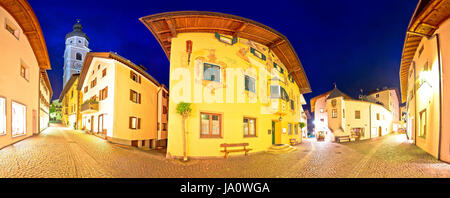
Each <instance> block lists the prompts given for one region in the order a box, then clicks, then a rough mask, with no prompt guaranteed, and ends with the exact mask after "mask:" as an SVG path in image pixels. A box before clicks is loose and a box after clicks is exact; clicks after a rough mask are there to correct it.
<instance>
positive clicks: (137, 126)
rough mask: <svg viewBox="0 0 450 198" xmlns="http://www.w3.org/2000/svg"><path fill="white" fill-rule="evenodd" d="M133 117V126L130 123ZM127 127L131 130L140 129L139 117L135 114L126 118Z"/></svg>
mask: <svg viewBox="0 0 450 198" xmlns="http://www.w3.org/2000/svg"><path fill="white" fill-rule="evenodd" d="M133 119H135V121H136V123H135V127H133V125H132V123H133ZM128 128H129V129H132V130H138V129H141V118H138V117H136V116H130V117H129V119H128Z"/></svg>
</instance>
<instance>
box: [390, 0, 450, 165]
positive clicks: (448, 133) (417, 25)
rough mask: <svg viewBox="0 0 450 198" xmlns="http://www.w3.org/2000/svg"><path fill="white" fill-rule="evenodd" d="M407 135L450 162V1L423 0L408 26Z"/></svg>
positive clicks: (404, 65)
mask: <svg viewBox="0 0 450 198" xmlns="http://www.w3.org/2000/svg"><path fill="white" fill-rule="evenodd" d="M399 74H400V83H401V95H402V102H406V111H407V116H406V117H407V118H406V120H407V133H406V134H407V135H408V137H409V138H410V139H412V140H413V142H414V144H416V145H417V146H418V147H420V148H422V149H423V150H425V151H426V152H428V153H429V154H431V155H432V156H434V157H436V158H437V159H440V160H442V161H445V162H450V123H449V122H448V120H449V119H450V100H449V98H450V80H449V79H450V76H449V75H450V0H426V1H424V0H422V1H420V2H419V4H418V5H417V7H416V10H415V12H414V14H413V16H412V18H411V21H410V23H409V25H408V28H407V32H406V38H405V43H404V46H403V53H402V59H401V66H400V72H399Z"/></svg>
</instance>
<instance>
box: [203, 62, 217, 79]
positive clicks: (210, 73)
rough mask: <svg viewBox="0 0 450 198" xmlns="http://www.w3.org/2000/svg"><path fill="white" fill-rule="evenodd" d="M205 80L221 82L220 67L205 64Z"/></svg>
mask: <svg viewBox="0 0 450 198" xmlns="http://www.w3.org/2000/svg"><path fill="white" fill-rule="evenodd" d="M203 80H209V81H215V82H220V66H218V65H213V64H209V63H204V64H203Z"/></svg>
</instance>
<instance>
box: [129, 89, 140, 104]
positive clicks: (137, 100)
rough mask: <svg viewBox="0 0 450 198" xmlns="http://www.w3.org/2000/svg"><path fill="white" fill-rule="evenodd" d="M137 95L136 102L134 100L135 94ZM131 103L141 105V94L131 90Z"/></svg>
mask: <svg viewBox="0 0 450 198" xmlns="http://www.w3.org/2000/svg"><path fill="white" fill-rule="evenodd" d="M134 93H135V94H136V101H134V100H133V94H134ZM130 101H131V102H133V103H136V104H141V94H140V93H139V92H137V91H135V90H132V89H130Z"/></svg>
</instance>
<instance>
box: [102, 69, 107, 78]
mask: <svg viewBox="0 0 450 198" xmlns="http://www.w3.org/2000/svg"><path fill="white" fill-rule="evenodd" d="M105 76H106V68H105V69H103V71H102V77H105Z"/></svg>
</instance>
